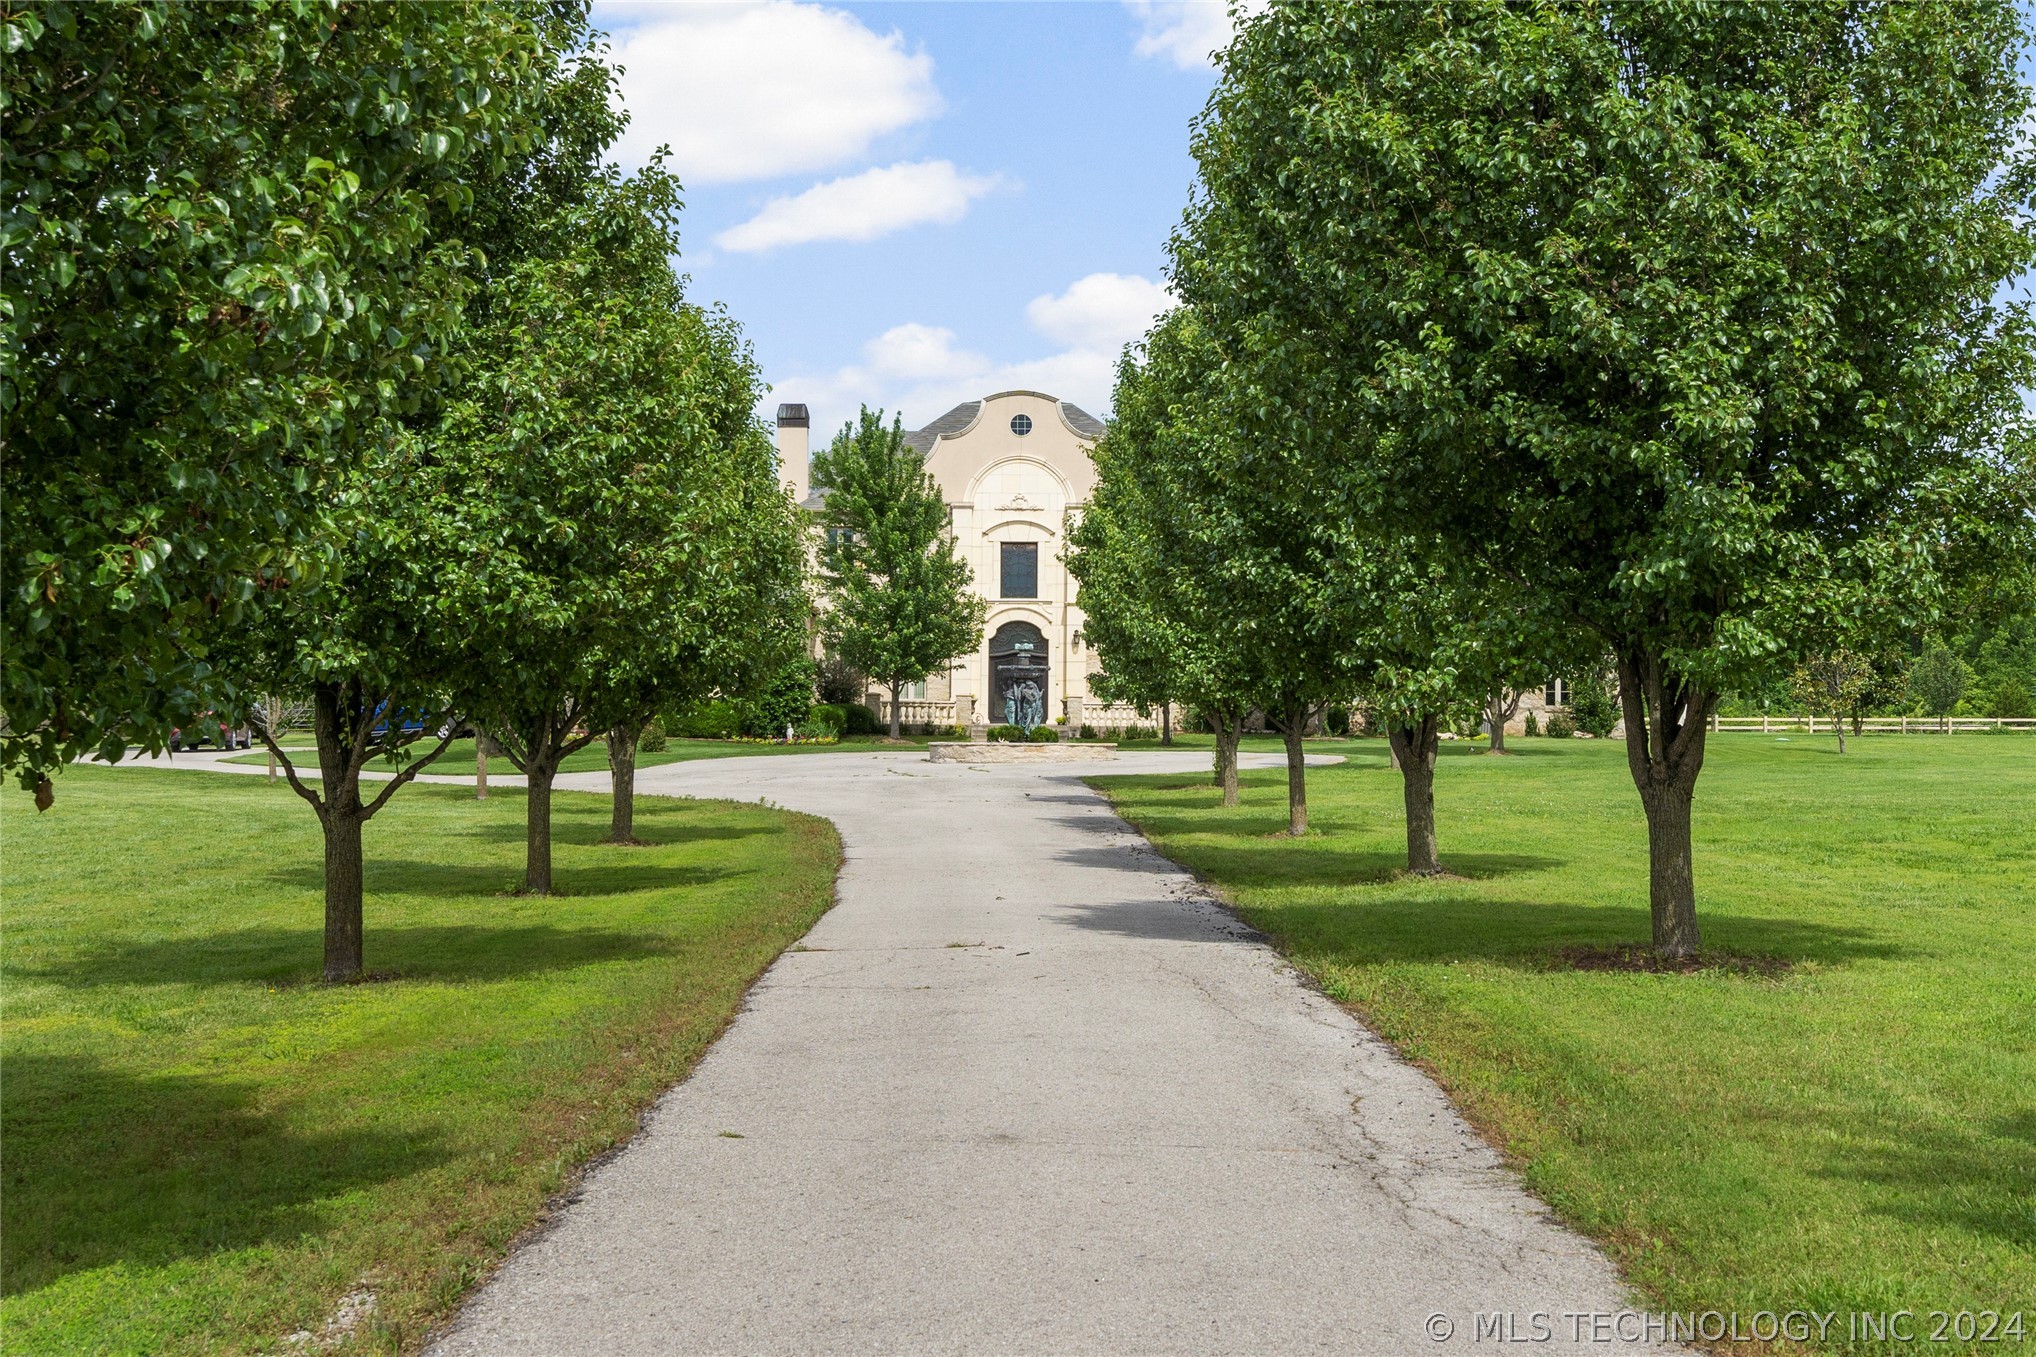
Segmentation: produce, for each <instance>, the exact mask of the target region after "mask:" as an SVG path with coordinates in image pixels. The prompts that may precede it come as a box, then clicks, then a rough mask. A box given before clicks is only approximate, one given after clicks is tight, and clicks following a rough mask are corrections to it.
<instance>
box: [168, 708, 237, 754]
mask: <svg viewBox="0 0 2036 1357" xmlns="http://www.w3.org/2000/svg"><path fill="white" fill-rule="evenodd" d="M201 744H209V745H211V746H213V747H214V748H216V749H253V748H254V731H253V729H251V728H250V727H248V726H234V725H231V724H229V723H227V722H225V721H221V720H219V719H218V718H217V717H215V716H214V715H213V714H212V713H211V712H209V711H208V712H202V713H200V714H199V715H198V716H197V717H196V718H195V719H193V720H192V722H191V724H190V725H188V726H179V727H178V728H177V729H175V730H172V731H171V732H170V752H171V753H172V754H177V753H181V752H183V751H184V750H186V749H196V748H197V747H198V746H199V745H201Z"/></svg>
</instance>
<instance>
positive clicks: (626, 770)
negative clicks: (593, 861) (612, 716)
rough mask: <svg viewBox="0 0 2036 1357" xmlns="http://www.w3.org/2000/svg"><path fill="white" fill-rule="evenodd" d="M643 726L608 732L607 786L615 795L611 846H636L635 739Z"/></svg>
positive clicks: (611, 822) (609, 822)
mask: <svg viewBox="0 0 2036 1357" xmlns="http://www.w3.org/2000/svg"><path fill="white" fill-rule="evenodd" d="M640 729H641V727H640V726H633V725H621V726H617V727H615V729H613V730H611V731H609V732H608V784H609V788H610V790H611V792H612V794H613V801H614V804H613V807H612V808H611V810H610V812H609V820H608V842H610V843H635V842H637V838H636V736H637V732H638V731H639V730H640Z"/></svg>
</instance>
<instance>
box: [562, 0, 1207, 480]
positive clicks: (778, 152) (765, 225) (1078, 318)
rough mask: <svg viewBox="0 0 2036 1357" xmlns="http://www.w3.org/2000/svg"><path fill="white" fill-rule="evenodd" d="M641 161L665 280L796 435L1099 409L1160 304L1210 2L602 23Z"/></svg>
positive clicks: (634, 13) (600, 7)
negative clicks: (660, 232) (1014, 411)
mask: <svg viewBox="0 0 2036 1357" xmlns="http://www.w3.org/2000/svg"><path fill="white" fill-rule="evenodd" d="M594 16H595V22H596V23H597V24H598V25H599V26H601V27H602V28H604V29H606V30H607V31H608V32H609V34H610V35H611V40H612V43H613V48H614V53H613V55H614V58H615V59H616V60H617V61H618V62H619V63H620V64H622V65H623V66H624V67H626V73H625V75H624V77H623V94H624V97H625V99H626V101H627V103H628V105H629V108H630V111H631V115H632V119H633V123H632V127H631V131H630V135H629V137H628V138H627V139H626V140H625V142H624V143H623V144H622V146H621V147H620V148H619V149H618V154H619V157H620V158H621V159H622V160H623V162H624V163H625V164H634V163H640V161H641V160H642V158H643V156H644V155H645V154H647V153H648V152H649V150H650V149H651V148H652V147H654V146H655V145H657V144H659V143H661V142H663V143H669V144H670V145H671V146H672V147H673V151H674V162H675V164H676V166H677V168H678V170H679V173H680V176H681V178H682V179H683V181H684V182H685V184H686V211H685V214H684V217H683V219H682V222H681V231H682V239H683V250H682V256H681V259H680V266H681V268H682V269H683V270H684V271H685V272H687V273H689V274H690V275H691V276H692V280H693V282H692V295H693V297H694V299H695V300H697V301H701V302H722V303H725V304H726V305H727V307H728V309H729V310H730V312H731V313H732V314H733V315H734V316H735V317H736V319H737V320H739V321H740V322H741V323H742V326H743V328H744V330H745V331H746V333H747V334H748V335H749V337H750V340H751V342H752V343H753V344H754V345H755V348H756V353H757V357H758V359H759V361H760V362H761V363H762V365H763V370H764V376H765V379H766V380H767V381H769V382H770V383H772V385H773V387H774V388H775V390H774V391H773V393H772V395H771V398H770V401H769V405H770V406H771V407H775V405H776V403H777V402H778V401H781V400H783V401H801V402H804V403H806V404H807V405H809V406H811V407H812V409H813V417H814V435H815V441H816V442H817V441H819V440H820V439H822V438H824V437H826V436H827V435H828V434H829V433H830V432H831V431H832V430H833V429H834V428H835V427H837V426H838V425H839V424H840V423H841V422H842V421H843V420H845V419H848V418H850V417H851V416H852V415H853V414H854V412H855V409H856V406H857V405H858V403H860V402H863V401H867V402H869V403H870V404H872V405H883V406H886V407H888V408H891V409H897V410H901V411H902V412H903V414H904V416H905V421H906V425H907V427H913V426H916V425H918V424H923V423H925V422H926V421H928V420H930V419H932V418H934V417H935V416H937V415H939V414H940V413H941V412H942V411H944V410H945V409H947V408H948V407H949V406H950V405H952V404H954V403H956V402H958V401H961V400H966V399H969V398H971V397H974V396H979V395H985V394H988V393H989V392H991V391H996V390H1001V389H1004V388H1006V387H1014V386H1028V387H1035V388H1038V389H1042V390H1046V391H1049V392H1052V393H1053V394H1055V395H1059V396H1062V397H1064V398H1066V399H1069V400H1073V401H1075V402H1077V403H1078V404H1080V405H1083V406H1085V407H1087V408H1088V409H1090V410H1092V411H1094V412H1095V413H1097V414H1102V413H1105V412H1106V411H1107V408H1108V404H1109V388H1110V380H1111V373H1112V368H1113V365H1114V363H1115V361H1116V356H1117V353H1118V351H1119V350H1120V348H1121V347H1122V345H1123V344H1124V343H1125V342H1126V341H1127V340H1130V339H1134V338H1136V337H1137V336H1138V335H1139V334H1140V333H1142V332H1143V330H1144V329H1145V326H1146V324H1147V323H1148V322H1149V320H1150V319H1151V317H1152V315H1153V314H1154V313H1155V311H1156V310H1158V309H1159V308H1160V307H1162V306H1163V305H1164V304H1165V293H1164V291H1163V279H1162V274H1161V269H1162V265H1163V262H1164V258H1165V255H1164V245H1165V241H1166V237H1167V233H1168V232H1169V231H1170V230H1171V229H1172V227H1173V225H1174V223H1175V222H1176V221H1177V220H1178V219H1179V217H1180V213H1181V210H1182V208H1183V207H1184V206H1185V205H1186V202H1187V195H1188V191H1189V188H1190V186H1191V184H1192V182H1193V177H1194V162H1193V161H1192V159H1191V158H1190V157H1189V155H1188V133H1189V121H1190V119H1192V118H1193V117H1194V115H1195V114H1196V113H1197V112H1198V111H1199V110H1200V109H1201V107H1202V104H1203V102H1204V101H1205V100H1206V99H1207V97H1208V93H1209V90H1210V88H1211V86H1212V84H1213V83H1214V78H1215V77H1214V72H1213V70H1212V69H1211V67H1210V65H1209V64H1208V61H1207V55H1206V54H1207V53H1208V51H1209V50H1211V49H1212V48H1214V47H1215V46H1218V45H1220V44H1221V43H1222V42H1223V41H1224V40H1225V38H1226V36H1227V32H1228V21H1227V18H1226V16H1225V12H1224V8H1223V6H1222V5H1221V4H1220V3H1206V2H1205V3H1188V4H1163V3H1116V2H1115V0H1111V2H1110V3H1104V2H1103V0H1094V2H1092V3H1079V2H1076V0H1064V2H1062V3H1019V2H1017V0H1009V2H1006V0H960V2H954V3H933V2H927V3H910V4H847V5H820V4H808V3H800V2H799V0H754V2H753V3H741V4H735V3H730V4H721V3H704V4H702V3H683V4H664V5H658V4H641V3H628V4H597V5H596V6H595V10H594Z"/></svg>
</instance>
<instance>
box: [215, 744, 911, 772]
mask: <svg viewBox="0 0 2036 1357" xmlns="http://www.w3.org/2000/svg"><path fill="white" fill-rule="evenodd" d="M927 738H928V737H925V736H910V735H908V736H904V737H902V738H901V739H900V740H898V741H896V742H892V741H890V740H888V739H885V738H880V737H878V736H874V735H850V736H847V737H845V738H843V739H841V740H839V741H836V742H835V743H834V744H751V743H750V742H748V741H746V740H671V741H669V742H667V744H666V745H665V747H664V748H663V749H660V750H657V751H656V752H654V753H653V752H651V751H648V750H638V751H637V754H636V766H637V767H638V768H639V769H642V768H655V767H657V766H658V765H659V764H661V763H685V762H687V761H689V760H692V759H737V758H749V757H754V756H756V755H763V754H875V753H881V752H882V751H884V750H886V749H900V748H903V747H905V746H907V745H916V746H919V747H921V748H923V747H924V746H925V745H926V742H927ZM433 743H435V742H433V741H424V742H420V744H416V745H412V746H411V747H410V750H409V751H408V752H410V753H415V754H428V753H430V752H431V747H432V744H433ZM283 749H284V751H285V752H287V753H290V754H291V761H292V762H293V763H295V764H296V766H297V771H298V773H299V775H302V774H304V773H307V772H309V771H311V770H313V769H315V768H317V766H318V759H317V751H316V750H315V749H314V748H312V747H311V739H310V737H309V736H308V735H307V736H303V737H302V738H295V737H293V738H291V739H289V740H286V741H284V742H283ZM299 749H301V752H295V751H298V750H299ZM221 761H222V762H224V763H243V764H248V765H251V766H255V767H266V766H268V762H269V754H268V751H267V750H265V749H260V748H257V749H255V750H254V751H253V752H252V753H247V754H238V755H235V756H234V757H233V758H230V759H224V760H221ZM387 766H388V765H386V764H383V763H379V762H376V763H370V764H369V765H368V769H369V771H371V772H372V771H378V770H381V769H384V768H386V767H387ZM424 771H425V772H426V773H428V774H430V775H431V776H433V777H472V776H473V775H474V742H473V741H472V740H454V741H453V742H452V743H451V744H449V745H447V746H446V750H445V753H443V754H441V755H439V756H438V757H437V758H435V759H433V760H432V761H431V763H430V764H429V765H428V766H427V767H426V768H425V769H424ZM559 771H560V772H562V773H605V772H607V771H608V746H607V745H606V744H605V743H603V742H602V741H600V740H596V741H594V743H592V744H590V745H588V746H587V747H586V748H585V749H579V750H575V751H574V752H572V753H570V754H568V755H566V757H565V761H564V762H562V763H560V764H559ZM277 776H278V777H280V776H282V774H281V772H280V771H278V773H277ZM488 776H489V778H490V779H494V778H498V777H518V776H521V774H519V773H517V771H516V765H515V764H513V763H511V762H510V761H509V759H508V757H507V756H506V755H502V754H494V755H490V756H489V758H488Z"/></svg>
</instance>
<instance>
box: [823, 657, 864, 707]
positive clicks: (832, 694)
mask: <svg viewBox="0 0 2036 1357" xmlns="http://www.w3.org/2000/svg"><path fill="white" fill-rule="evenodd" d="M816 671H817V672H816V674H815V676H814V683H813V686H814V687H815V688H817V689H818V690H819V694H820V700H821V701H822V702H824V703H826V704H827V705H829V706H833V707H847V706H852V705H854V703H855V702H856V700H857V699H858V698H860V697H861V696H862V691H863V689H864V688H865V687H867V686H868V681H867V680H866V679H864V678H863V676H862V675H861V674H858V673H857V672H856V671H855V670H854V669H852V668H850V667H849V666H848V664H847V663H846V662H845V661H844V660H842V659H841V658H840V657H839V656H836V655H829V656H828V657H827V658H826V659H824V660H822V661H820V663H819V664H818V665H817V666H816Z"/></svg>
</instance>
